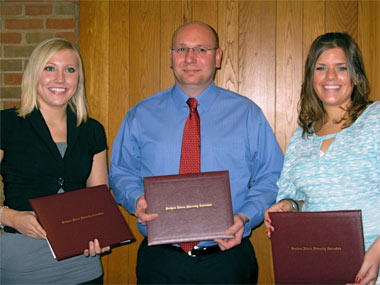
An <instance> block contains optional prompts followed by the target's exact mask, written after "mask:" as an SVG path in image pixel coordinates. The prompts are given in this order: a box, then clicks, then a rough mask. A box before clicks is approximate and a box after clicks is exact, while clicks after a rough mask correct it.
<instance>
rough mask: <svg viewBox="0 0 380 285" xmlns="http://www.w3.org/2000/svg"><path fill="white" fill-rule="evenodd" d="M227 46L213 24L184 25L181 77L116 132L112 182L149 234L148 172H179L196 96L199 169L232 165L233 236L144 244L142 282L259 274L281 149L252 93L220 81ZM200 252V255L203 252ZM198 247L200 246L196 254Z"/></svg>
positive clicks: (176, 60)
mask: <svg viewBox="0 0 380 285" xmlns="http://www.w3.org/2000/svg"><path fill="white" fill-rule="evenodd" d="M221 59H222V50H221V48H219V40H218V35H217V33H216V32H215V30H214V29H213V28H212V27H210V26H209V25H206V24H204V23H202V22H191V23H188V24H185V25H183V26H181V27H179V28H178V29H177V30H176V32H175V33H174V35H173V39H172V49H171V53H170V60H171V68H172V69H173V73H174V78H175V85H174V86H173V87H172V88H170V89H167V90H164V91H162V92H160V93H157V94H155V95H153V96H151V97H149V98H147V99H145V100H143V101H141V102H139V103H138V104H137V105H136V106H134V107H133V108H131V109H130V110H129V112H128V114H127V115H126V117H125V119H124V121H123V123H122V125H121V127H120V130H119V132H118V134H117V136H116V138H115V141H114V144H113V148H112V154H111V166H110V176H109V177H110V185H111V188H112V189H113V191H114V194H115V199H116V201H117V202H118V203H120V204H121V205H123V207H124V208H125V209H127V210H128V212H129V213H131V214H134V215H135V216H136V218H137V222H138V229H139V230H140V231H141V233H142V234H143V235H145V236H146V222H147V221H149V220H152V219H154V218H156V217H157V214H147V213H146V208H147V203H146V200H145V199H144V185H143V177H147V176H158V175H170V174H178V172H179V167H180V157H181V145H182V135H183V129H184V125H185V121H186V119H187V117H188V114H189V106H188V105H187V103H186V102H187V100H188V99H189V98H191V97H193V98H196V100H197V102H198V105H197V111H198V113H199V117H200V136H201V146H200V148H201V155H200V165H201V172H207V171H220V170H228V171H229V175H230V185H231V197H232V207H233V212H234V224H233V225H232V226H231V227H230V228H228V229H226V233H227V234H234V235H235V238H233V239H216V240H213V241H211V240H210V241H202V242H200V243H199V244H198V246H199V247H202V248H203V247H204V248H205V249H204V250H202V251H195V252H197V253H196V254H195V256H189V255H188V254H186V253H185V252H184V251H182V250H181V248H180V247H178V245H163V246H160V245H159V246H149V247H148V246H147V243H146V239H145V240H144V241H143V242H142V244H141V245H140V248H139V253H138V260H137V278H138V283H218V284H221V283H223V284H225V283H231V284H238V283H256V282H257V262H256V257H255V253H254V250H253V248H252V245H251V243H250V241H249V239H248V237H249V235H250V233H251V230H252V228H254V227H256V226H258V225H259V224H260V223H261V222H262V220H263V214H264V211H265V210H266V209H267V208H268V207H269V206H270V205H272V204H273V203H274V201H275V198H276V195H277V190H278V189H277V186H276V182H277V179H278V177H279V175H280V172H281V169H282V164H283V154H282V152H281V150H280V148H279V146H278V143H277V141H276V139H275V137H274V134H273V132H272V129H271V127H270V126H269V124H268V122H267V120H266V119H265V117H264V115H263V113H262V111H261V110H260V108H259V107H258V106H257V105H256V104H255V103H253V102H252V101H250V100H249V99H248V98H246V97H243V96H241V95H238V94H236V93H233V92H230V91H228V90H225V89H222V88H219V87H217V86H215V84H214V81H213V78H214V75H215V71H216V68H219V67H220V64H221ZM198 253H199V255H197V254H198ZM193 255H194V254H193Z"/></svg>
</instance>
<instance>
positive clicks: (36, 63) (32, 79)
mask: <svg viewBox="0 0 380 285" xmlns="http://www.w3.org/2000/svg"><path fill="white" fill-rule="evenodd" d="M64 49H68V50H71V51H72V52H73V54H74V55H75V56H76V58H77V60H78V65H79V66H78V71H79V77H78V85H77V89H76V91H75V93H74V95H73V97H72V98H71V99H70V101H69V102H68V104H69V106H70V108H71V110H72V111H73V112H74V113H76V117H77V126H79V125H80V124H81V123H82V122H86V120H87V118H88V111H89V110H88V105H87V101H86V95H85V89H84V74H83V65H82V60H81V57H80V55H79V52H78V50H77V49H76V48H75V47H74V46H73V45H72V44H71V43H70V42H68V41H67V40H65V39H59V38H53V39H49V40H45V41H43V42H41V43H40V44H39V45H38V46H37V47H36V48H35V49H34V50H33V52H32V54H31V56H30V58H29V62H28V65H27V66H26V68H25V71H24V74H23V77H22V83H21V103H20V106H19V107H18V109H17V112H18V115H19V116H20V117H23V118H25V116H26V115H28V114H30V113H31V112H32V111H33V109H35V108H38V100H37V97H38V94H37V86H38V83H39V81H40V76H41V72H42V71H43V69H44V67H45V65H46V63H47V62H48V60H49V59H50V58H51V57H52V56H53V55H54V54H56V53H57V52H59V51H61V50H64Z"/></svg>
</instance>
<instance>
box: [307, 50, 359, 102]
mask: <svg viewBox="0 0 380 285" xmlns="http://www.w3.org/2000/svg"><path fill="white" fill-rule="evenodd" d="M313 87H314V90H315V92H316V93H317V96H318V98H319V99H320V100H321V101H322V103H323V106H324V107H346V106H348V105H349V104H350V103H351V94H352V91H353V88H354V85H353V83H352V81H351V77H350V74H349V72H348V68H347V62H346V55H345V54H344V51H343V50H342V49H341V48H332V49H328V50H325V51H324V52H323V53H322V54H321V55H320V56H319V58H318V59H317V62H316V64H315V69H314V75H313Z"/></svg>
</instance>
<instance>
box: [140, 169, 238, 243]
mask: <svg viewBox="0 0 380 285" xmlns="http://www.w3.org/2000/svg"><path fill="white" fill-rule="evenodd" d="M144 189H145V190H144V191H145V199H146V201H147V204H148V209H147V212H148V213H158V215H159V217H158V218H157V219H155V220H152V221H150V222H148V223H147V230H148V245H157V244H168V243H178V242H185V241H201V240H212V239H214V238H232V237H233V236H229V235H228V236H227V235H226V234H225V231H226V230H227V229H228V228H229V227H230V226H231V225H232V224H233V214H232V204H231V192H230V182H229V175H228V171H217V172H203V173H195V174H178V175H167V176H154V177H145V178H144Z"/></svg>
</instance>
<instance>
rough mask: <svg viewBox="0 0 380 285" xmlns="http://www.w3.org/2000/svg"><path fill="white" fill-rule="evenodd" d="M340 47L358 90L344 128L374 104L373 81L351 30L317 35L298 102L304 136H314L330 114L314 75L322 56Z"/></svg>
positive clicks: (307, 62)
mask: <svg viewBox="0 0 380 285" xmlns="http://www.w3.org/2000/svg"><path fill="white" fill-rule="evenodd" d="M333 48H340V49H342V50H343V52H344V54H345V56H346V63H347V68H348V72H349V75H350V78H351V82H352V83H353V84H354V89H353V91H352V94H351V101H352V103H351V105H350V106H349V107H348V108H347V109H346V115H345V116H344V118H342V120H344V121H345V122H344V124H343V127H345V128H346V127H349V126H350V125H352V124H353V123H354V122H355V120H356V119H357V118H358V117H359V116H360V114H361V113H362V112H363V111H364V110H365V109H366V107H367V106H368V105H369V104H370V103H371V102H370V101H369V99H368V94H369V92H370V88H369V83H368V79H367V76H366V74H365V70H364V65H363V60H362V55H361V52H360V49H359V47H358V45H357V44H356V42H355V41H354V40H353V39H352V37H351V36H349V35H348V34H347V33H326V34H323V35H320V36H319V37H317V38H316V39H315V40H314V42H313V43H312V45H311V47H310V50H309V53H308V56H307V59H306V63H305V75H304V80H303V83H302V88H301V97H300V101H299V103H298V110H299V116H298V124H299V125H300V126H301V127H302V128H303V133H302V135H303V136H305V135H306V134H307V135H311V134H312V133H314V132H316V131H318V130H320V129H321V128H322V126H323V125H324V124H325V123H326V121H327V113H326V111H325V109H324V107H323V104H322V101H321V100H320V99H319V98H318V96H317V94H316V92H315V90H314V86H313V76H314V70H315V65H316V62H317V60H318V58H319V56H320V55H321V54H322V53H323V52H324V51H326V50H328V49H333Z"/></svg>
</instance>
